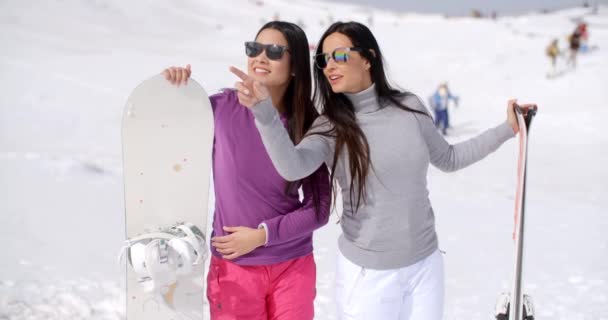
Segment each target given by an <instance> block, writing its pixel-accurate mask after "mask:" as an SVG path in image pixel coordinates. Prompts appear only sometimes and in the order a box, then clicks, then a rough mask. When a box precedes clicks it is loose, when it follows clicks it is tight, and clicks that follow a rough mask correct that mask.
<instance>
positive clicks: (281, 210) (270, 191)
mask: <svg viewBox="0 0 608 320" xmlns="http://www.w3.org/2000/svg"><path fill="white" fill-rule="evenodd" d="M210 100H211V105H212V107H213V113H214V118H215V119H214V123H215V133H214V134H215V138H214V142H213V180H214V185H215V213H214V219H213V234H212V237H213V236H224V235H226V234H227V233H226V232H224V230H223V229H222V227H224V226H228V227H238V226H242V227H249V228H258V226H259V225H260V224H262V223H264V224H266V227H267V229H266V230H267V243H266V245H265V246H262V247H258V248H257V249H255V250H253V251H252V252H250V253H248V254H246V255H244V256H241V257H239V258H237V259H234V260H233V261H234V262H235V263H237V264H240V265H269V264H275V263H279V262H283V261H287V260H290V259H295V258H298V257H302V256H305V255H308V254H310V253H311V252H312V232H313V231H314V230H315V229H317V228H319V227H321V226H323V225H325V224H326V223H327V221H328V220H329V211H330V202H331V199H330V182H329V173H328V170H327V167H326V166H325V165H322V166H321V167H320V168H319V169H318V170H317V171H316V172H315V173H313V175H316V176H317V179H316V180H317V184H318V189H319V196H320V197H319V198H320V212H319V218H317V216H316V214H315V210H314V205H313V201H312V193H311V182H310V178H305V179H304V180H303V182H302V190H303V192H304V198H303V200H302V202H301V201H300V200H299V195H298V192H297V191H295V192H293V193H291V194H286V193H285V187H286V183H287V182H286V180H285V179H283V178H282V177H281V176H280V175H279V174H278V172H277V171H276V169H275V168H274V166H273V164H272V162H271V160H270V157H269V156H268V153H266V149H265V148H264V145H263V143H262V139H261V137H260V133H259V132H258V129H257V127H256V125H255V118H254V117H253V114H252V113H251V111H250V110H249V109H248V108H246V107H245V106H243V105H241V104H240V103H239V101H238V97H237V95H236V92H235V91H234V90H229V89H226V90H224V91H223V92H221V93H218V94H215V95H213V96H211V97H210ZM282 120H283V123H284V124H286V123H287V122H286V121H287V119H285V118H284V117H282ZM211 252H212V253H213V254H214V255H216V256H221V254H220V253H218V252H217V251H216V250H215V249H214V248H213V247H211Z"/></svg>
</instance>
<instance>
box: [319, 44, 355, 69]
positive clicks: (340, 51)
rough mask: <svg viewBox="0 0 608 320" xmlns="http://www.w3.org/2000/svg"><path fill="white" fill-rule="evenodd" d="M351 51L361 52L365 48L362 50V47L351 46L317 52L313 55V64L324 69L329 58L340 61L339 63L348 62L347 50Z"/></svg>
mask: <svg viewBox="0 0 608 320" xmlns="http://www.w3.org/2000/svg"><path fill="white" fill-rule="evenodd" d="M351 51H358V52H363V51H365V50H363V48H359V47H351V48H336V49H335V50H334V51H332V52H331V53H319V54H317V55H315V65H316V66H317V68H319V69H325V68H327V63H328V62H329V59H334V61H335V62H336V63H340V64H342V63H346V62H348V59H349V52H351Z"/></svg>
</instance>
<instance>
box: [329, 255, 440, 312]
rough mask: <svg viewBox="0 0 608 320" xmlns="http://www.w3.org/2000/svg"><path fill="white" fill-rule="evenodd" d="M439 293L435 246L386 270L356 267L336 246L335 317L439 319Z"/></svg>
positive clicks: (438, 272)
mask: <svg viewBox="0 0 608 320" xmlns="http://www.w3.org/2000/svg"><path fill="white" fill-rule="evenodd" d="M443 296H444V275H443V256H442V254H441V252H440V251H439V250H437V251H435V252H434V253H433V254H431V255H430V256H428V257H427V258H425V259H423V260H421V261H419V262H417V263H415V264H413V265H411V266H407V267H405V268H400V269H390V270H373V269H366V268H363V267H360V266H358V265H356V264H354V263H352V262H351V261H350V260H348V259H347V258H345V257H344V256H343V255H342V253H340V250H338V265H337V270H336V301H337V305H338V319H341V320H376V319H378V320H441V319H442V317H443Z"/></svg>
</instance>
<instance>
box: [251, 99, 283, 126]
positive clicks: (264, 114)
mask: <svg viewBox="0 0 608 320" xmlns="http://www.w3.org/2000/svg"><path fill="white" fill-rule="evenodd" d="M251 111H252V112H253V116H254V117H255V120H256V121H257V122H258V123H260V124H261V125H267V124H269V123H270V122H272V120H273V119H274V118H276V117H278V116H279V112H278V111H277V109H276V108H275V107H274V106H273V105H272V99H270V97H269V98H266V99H264V100H262V101H260V102H258V104H256V105H254V106H253V107H252V108H251Z"/></svg>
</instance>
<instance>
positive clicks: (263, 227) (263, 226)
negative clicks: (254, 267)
mask: <svg viewBox="0 0 608 320" xmlns="http://www.w3.org/2000/svg"><path fill="white" fill-rule="evenodd" d="M258 229H264V233H266V242H264V246H266V245H268V225H267V224H266V222H262V223H260V224H259V225H258Z"/></svg>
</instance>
